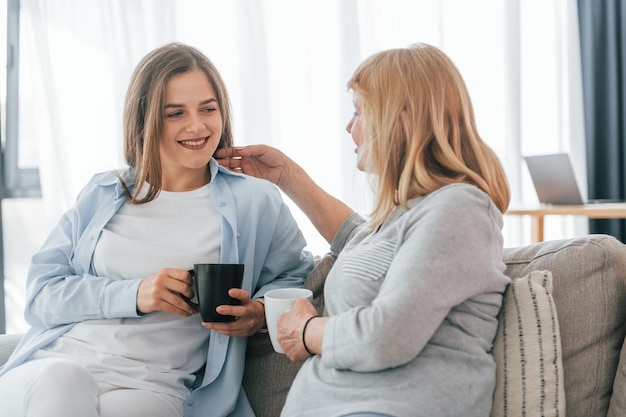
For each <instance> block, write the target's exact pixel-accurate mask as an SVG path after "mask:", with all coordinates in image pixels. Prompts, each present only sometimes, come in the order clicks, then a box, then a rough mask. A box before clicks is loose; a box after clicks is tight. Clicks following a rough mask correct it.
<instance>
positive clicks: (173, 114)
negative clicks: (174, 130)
mask: <svg viewBox="0 0 626 417" xmlns="http://www.w3.org/2000/svg"><path fill="white" fill-rule="evenodd" d="M181 114H183V112H182V111H175V112H174V113H169V114H167V115H166V117H170V118H172V117H178V116H180V115H181Z"/></svg>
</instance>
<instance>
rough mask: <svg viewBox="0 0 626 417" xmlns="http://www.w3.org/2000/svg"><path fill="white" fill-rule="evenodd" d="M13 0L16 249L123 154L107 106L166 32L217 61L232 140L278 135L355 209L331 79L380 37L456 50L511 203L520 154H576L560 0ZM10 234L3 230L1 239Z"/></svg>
mask: <svg viewBox="0 0 626 417" xmlns="http://www.w3.org/2000/svg"><path fill="white" fill-rule="evenodd" d="M21 4H22V33H23V34H22V39H21V47H22V60H23V61H22V68H23V69H24V73H23V74H22V75H21V77H22V83H21V85H20V88H21V94H22V97H21V100H22V107H21V109H20V111H21V123H22V124H23V125H24V127H23V128H21V129H22V130H21V132H22V133H24V132H31V133H32V134H33V137H36V138H37V142H36V145H37V151H38V156H39V159H38V160H39V166H40V172H41V176H42V187H43V206H42V207H43V208H42V210H41V211H42V212H43V213H42V214H41V216H42V218H43V219H45V221H44V220H41V219H40V220H39V221H38V222H37V228H36V230H33V231H30V232H29V233H31V234H32V235H34V236H36V238H31V241H32V242H34V244H33V245H31V247H29V248H27V249H25V250H23V251H22V252H28V251H31V253H32V252H33V251H34V250H36V246H38V245H39V244H41V241H42V240H43V238H44V237H45V235H46V234H47V233H48V231H49V230H50V228H51V227H52V226H53V225H54V224H55V223H56V221H57V219H58V218H59V216H60V215H61V213H62V212H63V211H64V210H65V209H67V208H68V207H69V206H70V205H71V203H72V202H73V200H74V198H75V195H76V193H77V192H78V191H79V190H80V188H81V187H82V186H83V185H84V183H85V182H86V181H87V180H88V179H89V177H91V175H93V174H94V173H95V172H98V171H103V170H109V169H112V168H118V167H120V166H122V157H121V153H122V151H121V143H122V140H121V115H122V105H123V96H124V93H125V90H126V87H127V84H128V79H129V77H130V73H131V71H132V70H133V68H134V66H135V65H136V64H137V62H138V60H139V59H140V58H141V57H142V56H143V55H144V54H145V53H147V52H148V51H149V50H151V49H153V48H154V47H156V46H159V45H161V44H163V43H166V42H169V41H182V42H186V43H189V44H191V45H193V46H195V47H197V48H199V49H201V50H202V51H203V52H204V53H206V54H207V55H208V56H209V57H210V58H211V59H212V60H213V61H214V63H215V64H216V65H217V67H218V68H219V69H220V71H221V73H222V75H223V77H224V79H225V81H226V84H227V86H228V88H229V91H230V94H231V99H232V104H233V109H234V119H235V120H234V121H235V141H236V143H237V144H239V145H245V144H253V143H267V144H271V145H275V146H277V147H279V148H281V149H283V150H284V151H285V152H286V153H288V154H289V155H290V156H291V157H293V158H294V159H295V160H296V161H297V162H299V163H300V164H301V165H303V166H304V167H305V168H306V169H307V170H308V172H309V173H310V174H311V175H312V176H313V178H314V179H315V180H316V181H318V182H319V183H320V185H322V186H323V187H324V188H325V189H327V190H328V191H329V192H331V193H332V194H334V195H335V196H337V197H339V198H342V199H343V200H344V201H346V202H347V203H348V204H350V205H351V206H352V207H353V208H355V209H356V210H357V211H359V212H361V213H363V214H367V213H368V209H369V202H370V195H369V187H368V184H367V179H366V178H365V177H364V176H363V174H361V173H359V172H358V171H357V170H356V169H355V168H354V167H355V155H354V144H353V143H352V141H351V139H350V136H349V135H348V134H347V133H346V132H345V125H346V123H347V122H348V120H349V118H350V115H351V113H352V111H353V109H352V104H351V97H350V95H349V94H348V93H347V91H346V88H345V85H346V82H347V80H348V78H349V77H350V75H351V73H352V72H353V71H354V69H355V68H356V66H357V65H358V64H359V63H360V62H361V61H362V60H363V59H364V58H366V57H367V56H369V55H370V54H371V53H373V52H376V51H378V50H381V49H386V48H392V47H403V46H406V45H408V44H411V43H415V42H426V43H430V44H433V45H436V46H438V47H440V48H441V49H443V50H444V51H445V52H446V53H447V54H448V55H449V56H450V57H451V58H452V59H453V60H454V62H455V63H456V64H457V66H458V67H459V69H460V71H461V73H462V74H463V76H464V78H465V80H466V83H467V85H468V88H469V90H470V94H471V95H472V98H473V101H474V105H475V110H476V116H477V123H478V127H479V130H480V132H481V134H482V136H483V138H484V139H485V141H486V142H487V143H489V144H490V145H491V146H492V147H493V148H494V150H495V151H496V152H497V154H498V155H499V156H500V157H501V160H502V162H503V164H504V165H505V167H506V169H507V173H508V175H509V177H510V179H511V185H512V189H513V195H514V201H515V202H533V201H536V197H535V194H534V190H533V189H532V187H531V185H530V182H529V179H528V175H527V174H526V172H525V166H523V164H522V161H521V158H520V155H522V154H526V153H547V152H552V151H557V150H559V151H560V150H566V151H572V153H575V154H576V155H575V161H582V162H583V163H584V147H582V146H581V147H580V148H578V147H577V146H578V145H575V144H574V142H575V141H574V139H575V138H576V137H578V136H579V135H582V131H583V130H582V128H581V127H580V126H578V125H577V123H578V121H579V120H582V117H578V116H579V114H578V113H577V112H578V100H579V85H578V80H577V75H576V72H577V71H578V69H577V68H578V67H579V63H578V61H577V59H578V57H577V55H576V51H575V50H573V49H572V45H578V34H577V26H575V25H573V24H572V22H575V21H576V20H575V16H576V14H575V13H576V8H575V4H573V3H572V1H570V0H553V1H551V2H545V1H543V0H524V1H523V2H522V1H519V0H507V1H506V2H502V1H500V0H475V1H473V2H467V1H465V0H342V1H334V0H323V1H319V0H300V1H294V0H235V1H232V0H176V1H170V0H144V1H138V0H136V1H132V2H130V1H124V0H55V1H54V2H50V1H46V0H22V2H21ZM580 114H582V113H580ZM577 117H578V119H577V120H576V118H577ZM582 169H584V166H582V167H581V166H580V165H577V170H581V172H584V171H582ZM291 207H292V211H293V213H294V215H295V216H296V218H297V219H298V221H299V222H300V224H301V227H302V229H303V232H304V234H305V237H306V238H307V241H308V242H309V249H310V250H311V251H312V252H313V253H315V254H323V253H324V252H326V251H327V250H328V244H327V243H326V242H324V241H323V239H321V237H319V236H318V235H317V233H316V232H315V230H314V229H313V227H312V226H311V224H310V223H309V222H308V220H307V219H306V217H305V216H304V215H302V213H300V212H299V210H298V209H297V207H295V206H294V205H293V204H291ZM10 215H14V216H15V219H16V221H17V223H19V222H20V221H21V222H22V223H23V224H26V223H29V222H30V223H32V222H31V221H29V220H28V219H27V218H22V219H21V220H20V219H19V214H16V213H14V214H10ZM31 215H32V213H31ZM571 223H572V222H571V221H566V222H561V221H559V222H558V223H556V224H555V225H554V226H550V224H549V222H548V223H547V224H546V237H547V238H552V237H559V236H561V235H563V234H574V233H577V234H580V233H583V232H584V230H582V229H579V228H576V226H572V225H571ZM5 234H6V233H5ZM23 238H24V236H14V235H12V236H5V239H6V240H7V241H8V242H12V241H17V240H18V239H23ZM529 239H530V225H529V223H528V224H527V222H526V220H520V219H509V218H507V219H506V224H505V244H506V245H507V246H516V245H520V244H526V243H528V242H529ZM20 262H21V263H20V265H19V267H18V266H16V263H19V262H18V261H17V260H16V259H15V258H11V257H7V259H6V263H7V265H8V266H7V269H8V270H10V273H9V274H7V281H8V282H10V284H9V285H10V289H13V292H14V293H15V292H16V291H22V292H23V286H24V274H25V268H26V267H27V262H26V264H24V262H23V260H21V261H20ZM11 282H12V284H11ZM18 289H19V290H18ZM8 296H9V297H11V294H9V295H8ZM13 297H14V299H15V300H17V301H16V302H14V303H12V307H13V310H12V311H11V310H9V311H8V316H9V319H10V320H9V321H10V322H9V323H8V325H7V330H8V332H16V331H22V330H23V329H24V324H23V323H21V322H20V320H21V316H22V314H21V309H22V308H23V294H21V293H20V294H18V295H17V296H15V295H14V296H13ZM20 303H22V304H20ZM9 308H11V307H10V306H9Z"/></svg>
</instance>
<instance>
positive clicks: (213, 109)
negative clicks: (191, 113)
mask: <svg viewBox="0 0 626 417" xmlns="http://www.w3.org/2000/svg"><path fill="white" fill-rule="evenodd" d="M215 110H217V109H216V108H215V107H207V108H206V109H202V111H203V112H205V113H213V112H214V111H215Z"/></svg>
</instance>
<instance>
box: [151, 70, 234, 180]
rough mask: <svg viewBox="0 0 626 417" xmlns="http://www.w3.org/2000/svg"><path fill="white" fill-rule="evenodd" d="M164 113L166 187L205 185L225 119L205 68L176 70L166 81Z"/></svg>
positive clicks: (161, 152) (163, 148) (162, 146)
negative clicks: (187, 70) (176, 72)
mask: <svg viewBox="0 0 626 417" xmlns="http://www.w3.org/2000/svg"><path fill="white" fill-rule="evenodd" d="M163 115H164V118H163V130H162V136H161V140H160V158H161V170H162V178H161V180H162V181H161V182H162V187H163V190H166V191H186V190H191V189H195V188H199V187H201V186H203V185H205V184H206V183H208V181H209V180H210V177H209V172H208V168H207V164H208V162H209V160H210V159H211V157H212V156H213V153H214V152H215V150H216V149H217V146H218V144H219V141H220V136H221V135H222V128H223V123H222V114H221V112H220V107H219V103H218V102H217V97H216V94H215V90H214V89H213V86H212V85H211V83H210V82H209V79H208V77H207V76H206V74H205V73H204V72H203V71H202V70H200V69H197V68H196V69H193V70H191V71H189V72H185V73H182V74H176V75H174V76H172V77H171V78H170V79H169V80H168V81H167V83H166V85H165V97H164V101H163Z"/></svg>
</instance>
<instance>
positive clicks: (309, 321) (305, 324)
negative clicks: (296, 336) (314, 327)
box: [302, 316, 319, 356]
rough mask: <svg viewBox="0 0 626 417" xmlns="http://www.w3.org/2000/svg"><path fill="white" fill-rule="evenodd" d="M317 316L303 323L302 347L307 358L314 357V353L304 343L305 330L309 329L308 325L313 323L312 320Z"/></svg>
mask: <svg viewBox="0 0 626 417" xmlns="http://www.w3.org/2000/svg"><path fill="white" fill-rule="evenodd" d="M318 317H319V316H311V317H309V318H308V319H307V321H306V322H305V323H304V327H303V328H302V345H303V346H304V350H306V352H307V353H308V354H309V356H315V352H313V351H312V350H311V349H310V348H309V346H308V345H307V342H306V330H307V328H308V327H309V324H310V323H311V322H312V321H313V319H316V318H318Z"/></svg>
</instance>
